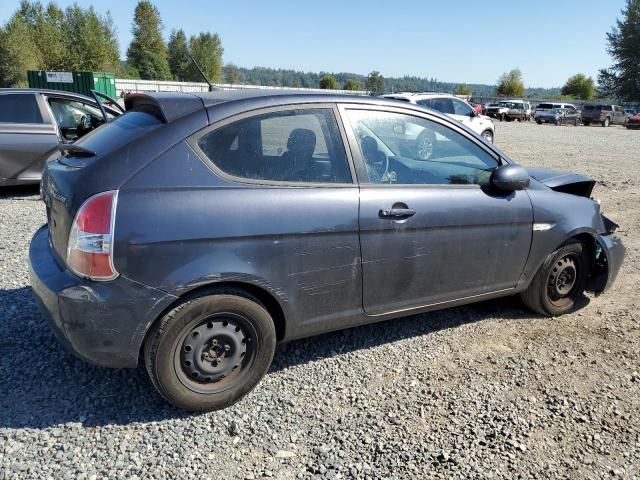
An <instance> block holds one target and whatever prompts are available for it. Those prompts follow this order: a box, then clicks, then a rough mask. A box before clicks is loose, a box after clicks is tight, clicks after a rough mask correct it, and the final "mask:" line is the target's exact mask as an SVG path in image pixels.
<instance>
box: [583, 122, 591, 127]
mask: <svg viewBox="0 0 640 480" xmlns="http://www.w3.org/2000/svg"><path fill="white" fill-rule="evenodd" d="M583 125H584V126H585V127H588V126H589V125H591V122H583Z"/></svg>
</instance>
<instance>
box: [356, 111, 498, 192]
mask: <svg viewBox="0 0 640 480" xmlns="http://www.w3.org/2000/svg"><path fill="white" fill-rule="evenodd" d="M347 118H348V120H349V122H350V124H351V127H352V128H353V130H354V133H355V136H356V139H357V142H358V146H359V147H360V153H361V155H362V159H363V161H364V167H365V169H366V174H367V179H366V181H368V182H369V183H376V184H398V185H415V184H422V185H451V184H467V185H483V186H484V185H488V183H489V178H490V176H491V172H492V171H493V170H494V169H495V168H496V167H497V166H498V161H497V160H496V159H495V158H494V157H493V156H492V155H490V154H489V153H488V152H486V151H485V150H484V149H482V148H481V147H480V146H478V145H477V144H476V143H474V142H473V141H471V140H470V139H468V138H467V137H465V136H464V135H462V134H460V133H458V132H456V131H454V130H452V129H450V128H448V127H445V126H443V125H440V124H439V123H436V122H433V121H431V120H427V119H424V118H420V117H415V116H413V115H406V114H401V113H393V112H383V111H373V110H347Z"/></svg>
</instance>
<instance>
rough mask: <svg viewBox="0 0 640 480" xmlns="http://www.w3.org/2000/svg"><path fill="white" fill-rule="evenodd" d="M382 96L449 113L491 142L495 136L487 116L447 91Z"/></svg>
mask: <svg viewBox="0 0 640 480" xmlns="http://www.w3.org/2000/svg"><path fill="white" fill-rule="evenodd" d="M382 96H383V97H384V98H391V99H395V100H401V101H403V102H409V103H415V104H416V105H421V106H423V107H427V108H432V109H434V110H437V111H439V112H441V113H444V114H446V115H449V116H450V117H452V118H455V119H456V120H458V121H459V122H461V123H463V124H465V125H466V126H467V127H469V128H470V129H471V130H473V131H474V132H476V133H477V134H478V135H480V136H482V137H483V138H484V139H485V140H486V141H487V142H489V143H493V139H494V138H495V131H496V130H495V126H494V125H493V121H491V119H490V118H489V117H486V116H484V115H480V114H478V112H476V111H475V109H474V108H473V107H472V106H471V105H469V104H468V103H467V102H465V101H464V100H461V99H459V98H457V97H455V96H453V95H450V94H448V93H413V92H402V93H392V94H387V95H382Z"/></svg>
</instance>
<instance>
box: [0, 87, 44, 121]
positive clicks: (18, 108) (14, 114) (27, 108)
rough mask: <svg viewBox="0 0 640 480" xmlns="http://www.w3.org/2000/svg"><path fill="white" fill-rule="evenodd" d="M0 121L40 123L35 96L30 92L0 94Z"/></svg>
mask: <svg viewBox="0 0 640 480" xmlns="http://www.w3.org/2000/svg"><path fill="white" fill-rule="evenodd" d="M0 123H42V115H41V114H40V108H39V107H38V102H37V101H36V96H35V95H33V94H30V93H23V94H13V95H0Z"/></svg>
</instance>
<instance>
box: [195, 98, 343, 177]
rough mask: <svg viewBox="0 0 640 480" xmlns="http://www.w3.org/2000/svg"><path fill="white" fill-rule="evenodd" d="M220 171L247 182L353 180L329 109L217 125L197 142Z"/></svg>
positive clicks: (334, 120) (270, 114) (275, 113)
mask: <svg viewBox="0 0 640 480" xmlns="http://www.w3.org/2000/svg"><path fill="white" fill-rule="evenodd" d="M198 146H199V147H200V149H201V150H202V151H203V152H204V154H205V155H206V156H207V158H208V159H209V160H210V161H211V162H212V163H213V164H214V165H215V166H216V167H218V168H219V169H220V170H222V171H223V172H224V173H226V174H228V175H232V176H234V177H239V178H244V179H249V180H267V181H276V182H296V183H297V182H306V183H351V174H350V173H349V168H348V163H347V158H346V155H345V150H344V146H343V143H342V139H341V137H340V132H339V130H338V125H337V123H336V119H335V116H334V115H333V111H332V110H330V109H323V108H316V109H303V110H287V111H283V112H272V113H265V114H262V115H256V116H253V117H250V118H246V119H243V120H239V121H237V122H233V123H230V124H228V125H225V126H223V127H220V128H218V129H216V130H214V131H212V132H210V133H208V134H206V135H204V136H203V137H201V138H200V139H199V140H198Z"/></svg>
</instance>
